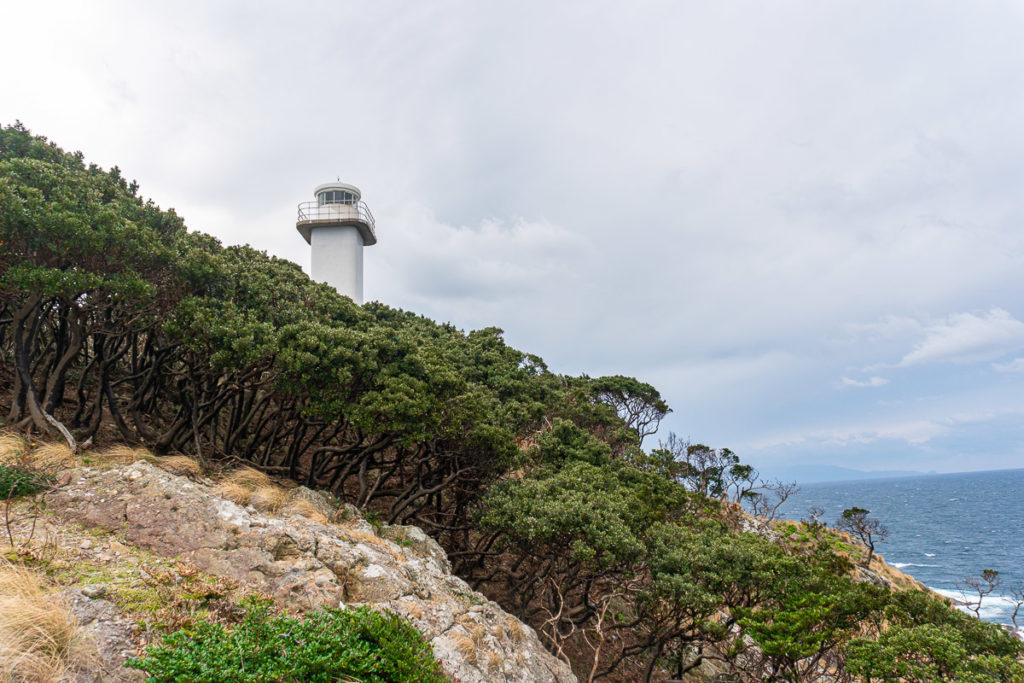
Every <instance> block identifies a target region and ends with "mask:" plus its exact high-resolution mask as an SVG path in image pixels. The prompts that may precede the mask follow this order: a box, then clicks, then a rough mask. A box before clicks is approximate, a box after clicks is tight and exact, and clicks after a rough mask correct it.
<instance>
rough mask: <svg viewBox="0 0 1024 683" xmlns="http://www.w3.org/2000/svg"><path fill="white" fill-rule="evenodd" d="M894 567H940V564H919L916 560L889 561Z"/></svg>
mask: <svg viewBox="0 0 1024 683" xmlns="http://www.w3.org/2000/svg"><path fill="white" fill-rule="evenodd" d="M889 564H891V565H892V566H893V567H896V569H905V568H906V567H941V566H942V565H941V564H919V563H917V562H890V563H889Z"/></svg>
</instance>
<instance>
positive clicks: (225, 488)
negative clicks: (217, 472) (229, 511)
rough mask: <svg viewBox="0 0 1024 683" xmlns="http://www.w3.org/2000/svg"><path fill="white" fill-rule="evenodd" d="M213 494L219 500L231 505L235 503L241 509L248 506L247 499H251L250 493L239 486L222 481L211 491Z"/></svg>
mask: <svg viewBox="0 0 1024 683" xmlns="http://www.w3.org/2000/svg"><path fill="white" fill-rule="evenodd" d="M213 492H214V493H215V494H217V495H218V496H220V497H221V498H226V499H227V500H230V501H231V502H232V503H237V504H238V505H242V506H243V507H244V506H246V505H248V504H249V499H250V498H252V491H250V490H249V489H247V488H246V487H244V486H240V485H239V484H233V483H231V482H230V481H222V482H220V483H219V484H217V486H216V487H215V488H214V489H213Z"/></svg>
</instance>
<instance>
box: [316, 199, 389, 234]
mask: <svg viewBox="0 0 1024 683" xmlns="http://www.w3.org/2000/svg"><path fill="white" fill-rule="evenodd" d="M356 220H358V221H362V222H363V223H366V225H367V226H369V228H370V234H372V235H373V236H374V238H376V237H377V232H376V230H375V229H374V226H375V224H374V220H373V214H372V213H370V207H368V206H367V205H366V202H363V201H358V202H355V203H354V204H340V203H332V204H320V203H319V202H302V203H301V204H299V218H298V222H299V223H305V222H307V221H356Z"/></svg>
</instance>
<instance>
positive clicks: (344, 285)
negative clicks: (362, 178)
mask: <svg viewBox="0 0 1024 683" xmlns="http://www.w3.org/2000/svg"><path fill="white" fill-rule="evenodd" d="M313 196H314V197H316V200H315V201H312V202H302V203H301V204H299V217H298V219H297V220H296V221H295V228H296V229H297V230H298V231H299V233H300V234H301V235H302V236H303V237H304V238H305V240H306V242H307V243H308V244H309V248H310V252H311V254H312V259H311V263H310V275H311V277H312V278H313V279H314V280H316V281H317V282H326V283H327V284H329V285H330V286H332V287H334V288H335V289H336V290H338V293H339V294H344V295H345V296H347V297H351V299H352V300H353V301H355V302H356V303H357V304H362V303H363V247H368V246H370V245H373V244H376V243H377V233H376V232H375V231H374V224H373V214H372V213H370V208H369V207H368V206H366V202H364V201H363V200H362V193H361V192H360V191H359V188H358V187H356V186H355V185H349V184H347V183H342V182H335V183H324V184H323V185H318V186H317V188H316V189H315V190H313Z"/></svg>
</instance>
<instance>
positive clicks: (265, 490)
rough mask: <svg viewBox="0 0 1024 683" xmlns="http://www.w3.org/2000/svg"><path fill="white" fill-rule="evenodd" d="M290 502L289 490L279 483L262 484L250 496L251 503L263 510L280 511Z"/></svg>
mask: <svg viewBox="0 0 1024 683" xmlns="http://www.w3.org/2000/svg"><path fill="white" fill-rule="evenodd" d="M287 502H288V492H287V491H286V490H285V489H284V488H282V487H280V486H278V485H277V484H270V485H269V486H260V487H259V488H257V489H256V490H255V491H253V492H252V495H251V496H249V505H252V506H253V507H254V508H256V509H257V510H259V511H261V512H275V513H276V512H280V510H281V508H283V507H284V504H285V503H287Z"/></svg>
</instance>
